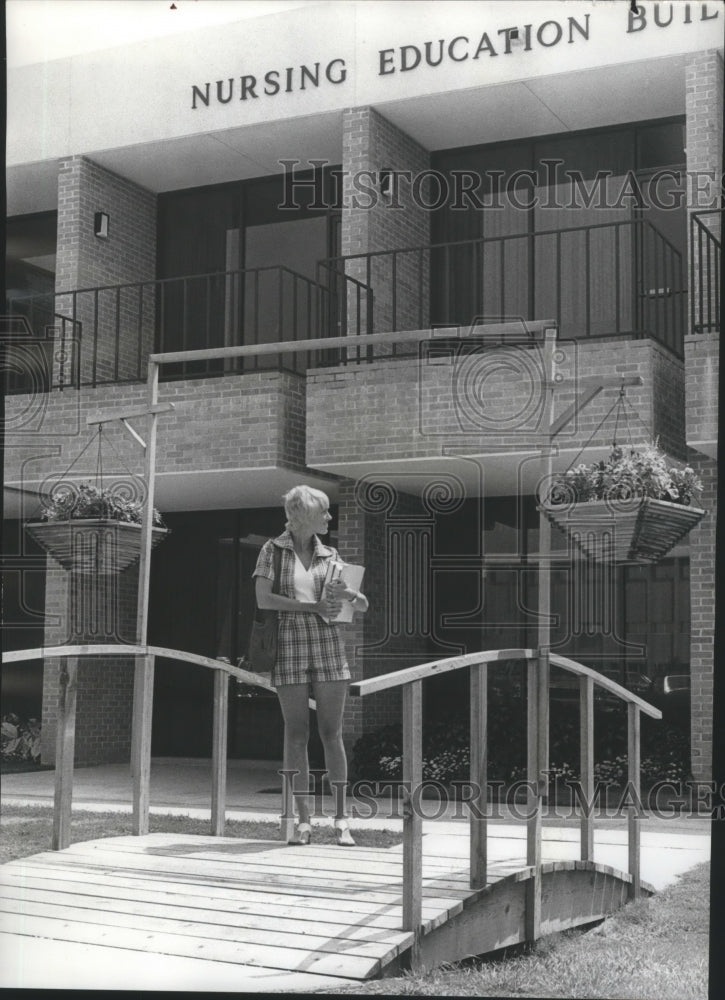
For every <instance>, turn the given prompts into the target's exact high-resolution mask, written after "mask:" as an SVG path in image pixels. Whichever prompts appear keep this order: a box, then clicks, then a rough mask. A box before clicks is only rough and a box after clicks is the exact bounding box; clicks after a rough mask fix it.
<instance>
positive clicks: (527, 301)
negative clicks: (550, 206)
mask: <svg viewBox="0 0 725 1000" xmlns="http://www.w3.org/2000/svg"><path fill="white" fill-rule="evenodd" d="M324 264H325V266H326V267H327V268H329V269H330V270H331V271H334V272H335V273H336V274H338V275H349V274H351V273H354V274H355V276H356V277H357V279H358V280H359V281H360V282H362V283H363V284H364V286H365V287H366V288H367V289H368V290H369V291H370V293H371V295H372V296H373V298H372V301H373V303H374V309H373V315H372V317H371V316H370V315H369V314H368V315H366V317H365V321H366V323H367V325H368V329H369V330H370V331H371V332H381V331H388V330H392V331H395V330H409V329H424V328H430V327H447V326H463V327H470V326H471V325H472V324H474V323H475V324H476V325H479V324H482V323H490V322H494V321H496V320H500V319H503V318H508V319H513V318H514V317H517V318H519V319H522V320H531V319H533V318H534V317H536V316H537V315H539V316H541V315H547V316H549V315H550V316H552V317H554V318H555V319H556V320H557V322H558V325H559V329H560V331H561V337H562V338H564V339H566V338H572V337H576V338H582V337H604V336H622V337H623V336H632V337H645V336H651V337H654V338H655V339H656V340H658V341H659V342H661V343H663V344H665V345H666V346H667V347H669V348H670V349H671V350H673V351H674V352H675V353H677V354H678V355H682V351H683V338H684V333H685V322H686V310H685V298H686V295H687V289H686V286H685V270H684V264H683V261H682V255H681V253H680V252H679V251H678V249H677V248H676V247H675V246H674V244H672V243H671V242H670V241H669V240H668V239H667V237H665V236H664V235H663V234H662V233H660V232H659V230H658V229H656V227H655V226H653V225H652V224H651V223H650V222H648V221H647V220H645V219H631V220H624V221H621V222H606V223H597V224H595V225H587V226H573V227H569V228H563V229H548V230H539V231H532V232H524V233H512V234H508V235H504V236H490V237H481V238H478V239H473V240H459V241H455V242H447V243H435V244H424V245H420V246H416V247H402V248H399V249H395V250H379V251H373V252H370V253H359V254H351V255H348V256H345V257H336V258H330V259H328V260H327V261H325V262H324ZM342 291H343V292H345V293H346V292H347V289H346V288H343V289H342ZM365 307H366V308H369V306H368V304H367V303H366V306H365ZM356 308H357V304H356V302H355V301H351V300H350V298H349V297H348V298H347V299H345V300H344V301H342V300H341V301H339V302H338V304H337V306H336V309H337V311H338V312H339V313H341V314H345V315H347V316H348V317H349V320H350V323H351V325H354V324H355V322H356Z"/></svg>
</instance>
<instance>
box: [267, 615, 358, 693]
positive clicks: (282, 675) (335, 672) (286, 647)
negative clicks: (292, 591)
mask: <svg viewBox="0 0 725 1000" xmlns="http://www.w3.org/2000/svg"><path fill="white" fill-rule="evenodd" d="M349 680H350V669H349V667H348V665H347V658H346V656H345V646H344V644H343V641H342V636H341V635H340V629H339V626H337V625H328V624H327V623H326V622H323V620H322V619H321V618H320V617H319V616H318V615H311V614H307V613H303V614H289V613H286V612H282V613H281V614H280V616H279V639H278V643H277V662H276V664H275V666H274V670H273V672H272V683H273V684H274V686H275V687H278V686H279V685H280V684H306V683H309V682H311V681H349Z"/></svg>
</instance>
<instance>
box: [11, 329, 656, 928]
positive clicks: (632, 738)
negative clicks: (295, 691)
mask: <svg viewBox="0 0 725 1000" xmlns="http://www.w3.org/2000/svg"><path fill="white" fill-rule="evenodd" d="M522 330H523V331H525V332H526V333H527V334H536V333H539V334H543V337H544V358H545V369H544V373H545V374H544V378H545V382H544V389H545V392H546V397H545V407H544V419H545V421H546V424H545V431H544V444H543V445H542V446H541V467H542V475H543V477H544V479H545V480H548V479H549V478H550V476H551V472H552V459H553V454H554V450H555V444H554V441H555V438H556V436H557V434H558V433H559V432H560V431H561V430H562V429H563V428H564V427H565V426H566V425H567V424H568V423H569V422H570V421H571V420H572V419H573V417H574V416H575V415H576V414H577V413H578V412H579V411H580V410H581V409H582V408H583V407H584V406H586V405H587V404H588V403H589V402H590V401H591V400H592V399H593V398H594V397H595V396H596V395H598V393H599V392H601V391H602V390H604V389H606V388H608V387H617V388H619V387H621V386H622V385H623V384H624V385H640V384H642V380H641V378H639V377H638V376H636V377H632V378H626V379H624V380H623V379H621V378H604V379H587V380H583V381H582V384H581V387H582V392H581V394H580V395H579V397H578V399H577V400H576V401H575V402H574V403H573V404H572V405H571V406H570V407H569V408H568V409H567V410H566V411H565V412H564V413H563V414H561V416H559V417H558V418H557V419H554V415H553V394H554V391H555V388H556V387H557V386H556V384H555V380H554V349H555V344H556V329H555V325H554V323H553V322H551V321H541V322H537V323H529V324H522V323H515V324H498V325H495V326H489V327H487V328H486V332H487V333H489V334H490V335H492V336H493V337H505V336H506V335H507V334H511V333H512V334H514V335H516V336H520V335H521V333H522ZM436 335H438V336H445V337H446V338H448V339H452V338H455V337H461V336H464V335H465V331H464V333H463V334H462V332H461V330H460V329H459V328H452V329H445V330H438V331H436ZM430 336H431V334H430V331H428V330H419V331H409V332H407V333H405V332H404V333H389V334H365V335H362V336H357V337H347V336H344V337H333V338H322V339H314V340H307V341H298V342H296V343H277V344H266V345H255V346H249V347H227V348H214V349H208V350H201V351H180V352H171V353H165V354H153V355H151V356H150V358H149V363H148V379H147V399H146V404H145V405H141V406H137V407H133V408H128V409H124V410H115V411H111V412H108V413H105V414H102V415H100V416H96V417H93V418H89V420H88V422H89V423H93V422H106V421H110V420H116V419H119V420H121V421H122V423H123V424H124V427H126V429H127V430H128V431H129V432H130V433H131V435H132V436H133V437H134V438H135V439H136V440H137V441H139V442H140V443H141V444H142V445H143V447H144V449H145V475H146V483H147V493H146V503H145V506H144V514H143V522H142V539H141V555H140V567H139V587H138V621H137V641H136V644H135V645H133V646H126V647H123V646H121V647H119V646H118V645H114V646H112V647H100V646H93V647H63V648H60V649H55V650H54V649H52V648H48V649H40V650H24V651H19V652H16V653H14V654H10V655H9V657H8V659H11V658H12V659H30V658H38V657H40V656H48V655H60V656H62V657H63V658H64V659H67V661H68V664H69V669H68V670H67V671H66V686H65V688H64V689H63V696H64V697H69V696H70V697H73V698H74V677H75V667H76V666H77V657H78V656H83V655H104V654H113V655H116V656H117V655H119V652H122V651H123V650H124V649H125V650H126V651H127V653H128V655H131V656H134V657H135V663H136V666H135V676H134V707H133V732H132V766H133V832H134V833H135V834H137V835H143V834H145V833H147V832H148V823H149V790H150V765H151V718H152V697H153V677H154V661H155V657H156V656H157V655H162V656H169V657H172V658H176V659H181V660H185V661H188V662H193V663H197V664H198V665H200V666H204V667H209V668H212V669H214V670H215V719H216V720H217V722H216V723H215V727H214V784H213V801H212V824H213V826H212V829H213V831H214V832H215V833H220V832H221V831H222V830H223V786H224V777H223V772H224V770H225V766H226V731H225V729H224V733H223V734H222V728H223V726H222V721H221V720H222V718H223V706H224V704H225V702H224V698H225V693H224V692H225V691H226V685H227V683H228V676H229V675H234V676H239V677H240V678H241V679H243V680H246V681H248V682H250V683H259V677H258V676H257V675H253V674H249V673H247V672H246V671H241V670H239V669H238V668H235V667H231V666H230V665H229V664H225V663H222V662H221V661H216V660H211V659H209V658H207V657H200V656H195V655H193V654H188V653H182V652H181V651H178V650H164V649H160V648H157V647H150V646H148V645H147V631H148V595H149V577H150V555H151V548H152V530H153V523H152V521H153V507H154V493H155V464H156V439H157V430H158V428H157V422H158V417H159V415H161V414H163V413H164V412H168V411H169V410H171V409H172V405H171V404H169V403H159V401H158V381H159V368H160V366H161V365H163V364H172V363H177V362H184V361H192V360H195V361H198V360H212V359H231V358H238V357H254V356H259V355H281V354H284V353H287V352H304V351H314V350H319V349H328V348H335V347H340V348H350V347H351V346H354V347H359V346H372V345H375V344H389V343H400V342H406V341H407V342H418V341H423V340H428V339H429V338H430ZM134 416H135V417H141V416H145V417H147V419H148V421H149V425H148V432H147V441H143V440H142V439H141V437H140V436H139V435H138V434H137V432H136V431H134V430H133V428H131V427H130V425H128V422H127V421H128V419H129V418H130V417H134ZM550 558H551V524H550V522H549V520H548V519H547V517H546V516H545V514H544V512H543V511H540V563H539V578H540V585H539V622H540V624H539V631H538V647H537V649H536V650H535V651H534V650H502V651H492V652H479V653H474V654H470V655H467V656H463V657H453V658H450V659H449V660H445V661H436V662H435V663H430V664H422V665H420V666H418V667H413V668H409V669H408V670H403V671H399V672H395V673H394V674H389V675H385V676H383V677H378V678H374V679H371V680H370V681H362V682H359V683H356V684H353V685H352V687H351V692H352V694H354V695H355V694H357V695H366V694H370V693H372V692H373V691H376V690H382V689H383V688H389V687H395V686H399V685H402V686H403V705H404V710H403V716H404V769H405V777H406V778H407V779H409V780H411V781H412V782H416V781H420V778H421V748H420V731H421V723H420V703H421V690H422V688H421V684H422V680H423V679H424V678H425V677H426V676H432V675H434V674H437V673H441V672H446V671H450V670H456V669H459V668H461V667H472V668H473V669H472V671H471V725H472V734H473V740H472V752H471V776H472V781H473V782H476V783H477V784H478V785H479V787H484V786H485V774H486V740H485V733H486V722H485V718H486V698H487V696H486V682H487V666H488V663H490V662H495V661H500V660H502V659H508V660H510V659H516V658H518V659H525V660H526V661H527V664H528V667H527V691H528V698H527V704H528V708H527V712H528V751H527V771H528V775H529V799H530V805H531V807H532V808H531V810H530V818H529V820H528V822H527V865H528V866H529V867H530V872H531V877H530V878H529V879H528V881H527V888H526V926H527V938H528V939H530V940H535V939H536V937H538V936H539V928H540V923H541V872H542V857H541V833H542V808H541V806H542V799H543V795H544V794H545V791H546V787H547V776H546V773H545V772H546V770H547V767H548V755H549V746H548V729H549V705H548V689H549V672H550V664H552V663H553V664H555V665H557V666H560V667H563V668H564V669H567V670H569V671H571V672H573V673H575V674H577V675H578V676H579V677H580V706H581V721H580V727H581V734H582V744H581V746H582V761H581V770H582V775H583V776H584V779H585V790H586V789H589V790H590V791H591V790H592V788H593V748H592V729H593V688H594V684H595V683H597V684H599V685H600V686H602V687H604V688H607V689H609V690H610V691H611V692H612V693H614V694H615V695H617V696H618V697H619V698H621V699H623V700H624V701H625V702H627V705H628V717H629V730H628V732H629V736H628V745H629V769H630V770H629V774H630V781H631V783H632V786H633V788H634V789H636V790H638V789H639V770H640V768H639V755H640V751H639V720H640V712H641V711H644V712H645V713H646V714H649V715H651V716H652V717H654V718H661V713H660V712H659V711H658V710H657V709H656V708H654V707H653V706H651V705H648V704H647V703H646V702H644V701H643V700H642V699H640V698H638V697H637V696H636V695H634V694H632V693H631V692H628V691H627V690H626V689H624V688H621V687H620V686H619V685H617V684H615V683H614V682H613V681H610V680H608V679H607V678H605V677H603V676H602V675H599V674H597V673H596V672H595V671H592V670H591V669H589V668H587V667H585V666H583V665H582V664H578V663H576V662H575V661H572V660H567V659H566V658H564V657H559V656H557V655H555V654H551V652H550V612H551V599H550V594H551V587H550V583H551V581H550ZM31 654H32V655H31ZM263 686H264V685H263ZM67 707H68V709H69V710H70V709H71V706H70V705H69V706H67ZM67 714H68V713H67ZM71 714H72V712H71ZM60 738H61V734H59V741H60ZM59 745H60V743H59ZM61 760H62V767H61V768H60V771H61V772H62V773H61V777H60V778H58V777H57V781H56V821H55V822H56V834H55V837H54V846H56V847H61V846H64V845H65V842H67V841H66V838H67V836H68V824H69V821H70V794H69V792H68V791H63V788H66V789H67V788H68V787H69V781H68V772H69V770H70V778H71V779H72V770H73V758H72V748H71V747H66V752H65V753H64V754H61ZM63 774H64V775H65V785H63V780H64V779H63ZM59 781H60V783H61V790H60V791H59V790H58V788H59V785H58V782H59ZM61 805H62V808H61ZM292 822H293V820H292V819H291V817H290V816H289V815H288V813H287V810H286V809H284V805H283V823H282V830H281V833H282V836H283V838H286V837H287V835H288V832H289V826H290V825H291V823H292ZM421 834H422V827H421V817H420V816H419V815H416V814H415V811H414V810H413V809H411V808H410V807H408V808H407V811H406V816H405V845H404V871H405V889H404V899H405V906H404V914H405V922H406V928H409V929H412V930H414V931H415V930H416V928H417V927H419V926H420V920H419V917H420V899H421V895H420V872H421V866H420V860H421ZM581 841H582V848H581V853H582V860H583V861H586V862H587V863H589V861H590V860H591V858H592V851H593V827H592V824H591V817H590V816H588V815H585V816H583V817H582V820H581ZM629 867H630V883H631V894H632V895H634V896H636V895H638V894H639V886H640V879H639V827H638V816H637V812H636V808H634V809H632V810H630V816H629ZM471 879H472V883H473V884H474V885H475V886H480V885H482V884H483V883H484V882H485V879H486V827H485V820H483V821H482V820H481V819H478V818H476V819H475V821H474V820H472V822H471Z"/></svg>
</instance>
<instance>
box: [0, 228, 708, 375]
mask: <svg viewBox="0 0 725 1000" xmlns="http://www.w3.org/2000/svg"><path fill="white" fill-rule="evenodd" d="M698 280H699V281H700V280H701V279H700V277H698ZM710 284H712V283H710ZM706 285H707V282H706ZM698 287H699V286H698ZM708 287H709V285H708ZM713 294H714V293H713ZM686 297H687V290H686V286H685V273H684V268H683V262H682V258H681V255H680V254H679V252H678V251H677V249H676V248H675V247H674V246H673V245H672V244H671V243H670V242H669V241H668V240H667V239H666V238H665V237H664V236H662V234H660V233H659V232H658V231H657V230H656V229H655V228H654V227H653V226H652V225H651V224H650V223H648V222H647V221H645V220H641V219H640V220H632V221H627V222H614V223H604V224H601V225H594V226H586V227H583V226H578V227H572V228H568V229H557V230H546V231H539V232H531V233H525V234H515V235H509V236H497V237H490V238H484V239H477V240H470V241H466V242H459V243H445V244H435V245H426V246H420V247H412V248H404V249H399V250H391V251H380V252H375V253H368V254H357V255H353V256H350V257H345V258H335V259H329V260H325V261H321V262H320V263H319V265H318V277H317V281H312V280H311V279H309V278H307V277H304V276H302V275H300V274H297V273H295V272H294V271H291V270H289V269H288V268H285V267H267V268H257V269H248V270H241V271H225V272H217V273H213V274H202V275H189V276H185V277H179V278H167V279H160V280H154V281H145V282H137V283H133V284H123V285H114V286H107V287H102V288H88V289H81V290H75V291H68V292H62V293H56V294H54V295H40V296H31V297H27V298H22V299H16V300H13V301H10V302H9V303H8V314H9V316H10V317H11V321H12V319H13V318H15V319H16V321H17V322H18V323H20V324H22V325H24V327H25V329H26V331H27V332H26V333H25V334H24V335H23V336H21V337H20V341H19V342H22V345H23V347H22V349H23V351H25V353H26V354H27V355H28V357H27V359H26V360H25V362H24V363H23V364H21V365H8V366H6V367H9V368H10V369H11V371H10V375H9V377H8V378H7V379H6V388H7V391H9V392H10V393H23V392H33V391H36V390H37V389H38V388H41V389H46V390H47V389H49V388H57V389H64V388H68V387H76V388H77V387H80V386H97V385H106V384H116V383H122V382H138V381H142V380H144V379H145V376H146V359H147V357H148V355H149V353H151V352H152V351H153V350H156V351H182V350H194V349H203V348H209V347H224V346H234V345H239V344H252V345H254V344H265V343H273V342H275V341H293V342H294V341H299V340H307V339H312V338H324V337H328V336H335V335H339V334H345V335H349V336H350V337H351V340H353V341H354V337H355V335H356V334H360V333H372V332H375V333H378V332H391V331H392V332H395V331H403V330H416V329H429V328H437V327H449V326H456V327H464V328H468V327H472V326H475V325H477V324H481V323H489V322H491V321H494V322H499V321H501V320H502V319H505V320H512V319H513V320H526V321H533V320H536V319H538V318H541V317H547V318H553V319H554V320H556V322H557V324H558V327H559V335H560V338H561V339H563V340H570V339H574V340H577V341H583V340H586V341H589V340H594V339H596V338H611V337H616V338H624V339H651V340H654V341H656V342H657V343H659V344H662V345H663V346H664V347H665V348H667V349H668V350H669V351H671V352H672V353H673V354H674V355H676V356H677V357H682V354H683V339H684V331H685V323H686ZM717 305H718V308H719V302H718V304H717ZM713 310H714V304H713V305H712V306H711V307H710V311H709V313H708V316H712V314H713ZM710 322H711V319H708V323H710ZM391 353H392V354H393V355H396V354H401V353H410V348H406V347H398V348H397V349H396V348H393V349H392V350H391V349H390V348H389V347H386V348H385V349H376V350H375V351H374V350H372V349H367V348H366V349H364V350H362V351H361V350H357V349H353V347H352V343H351V348H350V349H345V350H344V351H339V350H338V351H335V352H332V351H316V352H314V353H309V354H295V355H293V354H289V355H286V356H280V357H279V358H278V359H276V360H274V361H271V360H269V359H264V358H262V357H257V358H254V359H246V360H245V362H244V363H242V362H241V361H239V360H236V361H234V362H221V361H213V362H203V363H199V362H193V363H187V364H185V365H178V366H170V367H169V368H167V369H165V371H164V378H166V379H170V380H174V379H178V378H190V377H191V378H197V377H198V378H201V377H207V376H220V375H228V374H240V373H243V372H248V371H250V370H251V371H254V370H259V369H260V368H264V369H266V368H269V367H270V366H276V367H278V368H284V369H286V370H293V371H296V372H298V373H302V372H304V371H306V370H309V369H311V368H320V367H325V366H329V365H330V364H338V363H350V362H363V361H372V360H374V359H375V358H376V357H383V356H388V355H389V354H391ZM30 355H32V358H31V357H30ZM28 369H31V370H28Z"/></svg>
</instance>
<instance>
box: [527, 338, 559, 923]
mask: <svg viewBox="0 0 725 1000" xmlns="http://www.w3.org/2000/svg"><path fill="white" fill-rule="evenodd" d="M555 350H556V329H555V328H548V329H546V330H545V331H544V363H543V384H542V392H543V393H544V400H545V403H544V408H543V417H544V421H545V426H546V429H547V440H546V443H545V445H544V446H543V447H542V449H541V481H542V488H543V489H544V490H547V489H548V488H549V485H550V483H551V475H552V469H553V463H552V455H553V451H554V445H553V437H554V433H555V430H554V428H555V424H554V368H555V364H554V352H555ZM538 590H539V594H538V615H539V625H538V630H537V632H538V651H537V657H536V659H535V660H532V661H530V662H529V664H528V683H527V718H528V742H527V772H528V781H529V783H530V786H531V787H530V790H529V795H528V799H529V818H528V821H527V836H526V841H527V843H526V858H527V860H526V863H527V865H529V866H533V867H534V869H535V870H534V875H533V878H531V879H529V880H528V881H527V883H526V918H525V923H526V940H527V941H535V940H536V939H537V938H538V937H539V936H540V933H541V827H542V817H541V811H542V803H543V799H544V797H545V796H546V795H547V790H548V784H547V783H548V775H547V774H546V771H547V770H548V767H549V673H550V666H549V650H550V648H551V625H550V616H551V523H550V521H549V519H548V518H547V517H546V516H545V514H544V512H543V510H541V509H540V510H539V573H538Z"/></svg>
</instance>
